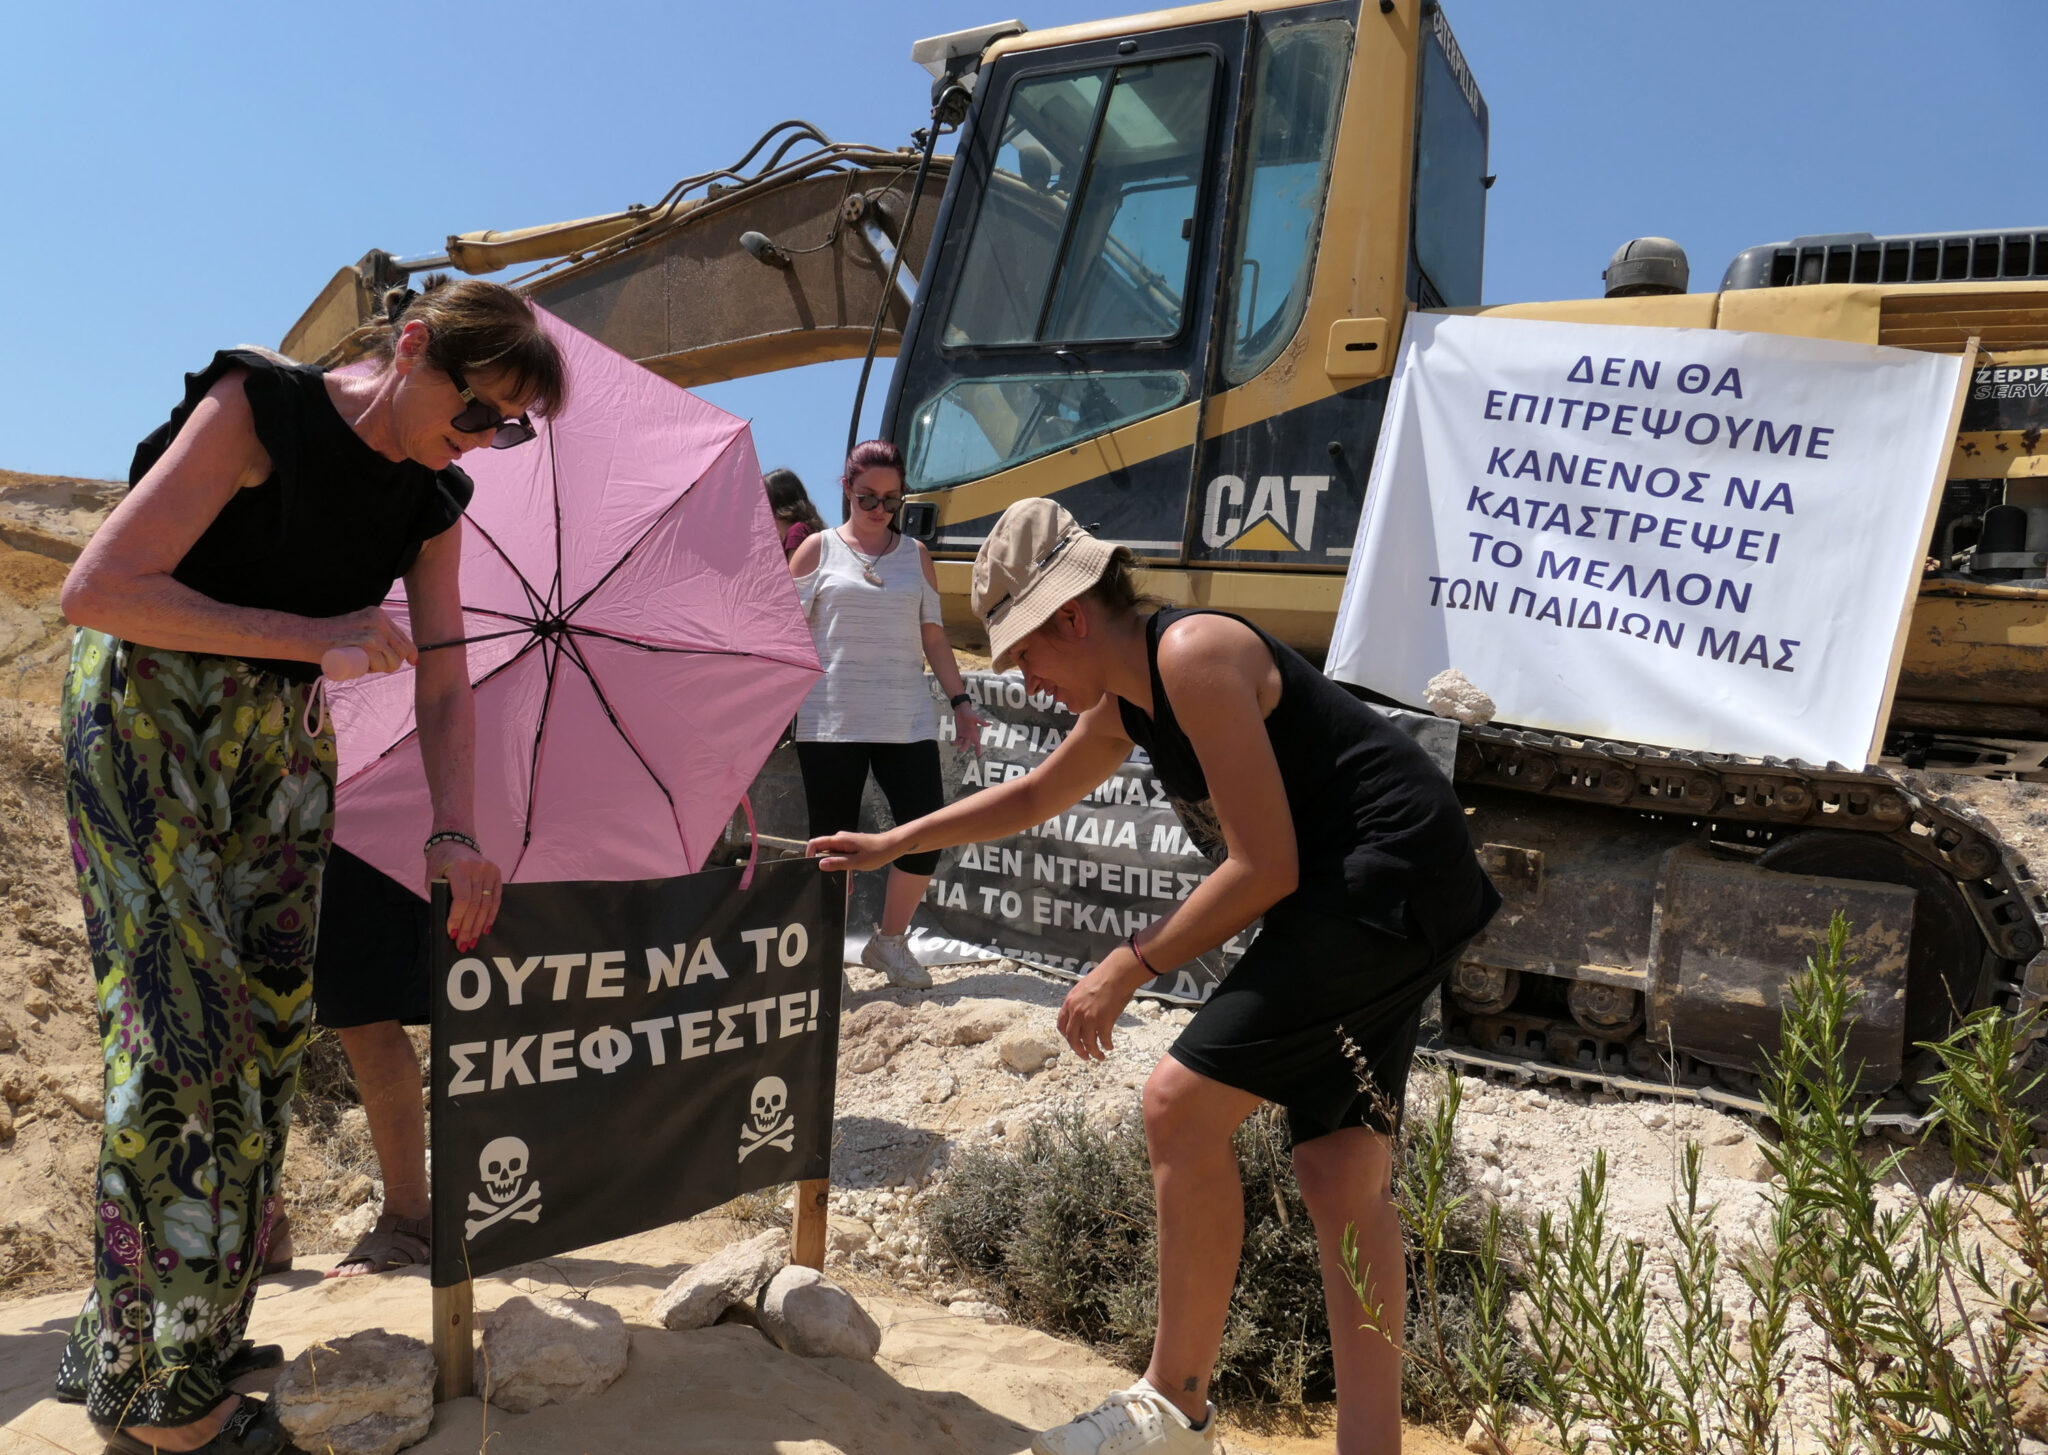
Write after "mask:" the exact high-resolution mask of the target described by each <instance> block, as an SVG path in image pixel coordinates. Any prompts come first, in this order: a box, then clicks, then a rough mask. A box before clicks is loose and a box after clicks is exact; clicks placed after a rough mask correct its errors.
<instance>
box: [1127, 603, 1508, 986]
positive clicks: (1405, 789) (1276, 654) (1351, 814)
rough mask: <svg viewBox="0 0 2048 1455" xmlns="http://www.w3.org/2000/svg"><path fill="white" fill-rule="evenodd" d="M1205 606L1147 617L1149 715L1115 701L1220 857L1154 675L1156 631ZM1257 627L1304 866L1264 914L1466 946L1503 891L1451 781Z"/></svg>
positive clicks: (1191, 752)
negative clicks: (1334, 918) (1482, 859)
mask: <svg viewBox="0 0 2048 1455" xmlns="http://www.w3.org/2000/svg"><path fill="white" fill-rule="evenodd" d="M1198 615H1209V616H1230V613H1228V612H1220V611H1219V612H1202V611H1199V610H1192V609H1180V608H1176V609H1173V610H1168V611H1161V612H1159V613H1157V614H1156V615H1154V616H1153V617H1152V619H1151V620H1150V621H1148V622H1147V623H1146V624H1145V654H1146V657H1147V660H1148V661H1149V663H1150V666H1151V670H1152V709H1153V715H1152V716H1151V717H1147V716H1146V715H1145V714H1144V713H1143V712H1141V711H1139V710H1138V709H1137V708H1136V707H1134V706H1132V705H1131V704H1130V703H1129V702H1125V701H1124V700H1123V699H1121V698H1119V699H1118V704H1119V706H1120V708H1121V709H1122V715H1123V724H1124V731H1125V733H1127V734H1128V735H1129V736H1130V738H1131V741H1133V742H1135V743H1136V744H1137V745H1138V746H1139V747H1141V748H1143V749H1145V751H1146V752H1147V753H1149V754H1151V757H1152V769H1153V771H1154V772H1155V773H1156V774H1157V775H1158V777H1159V781H1160V782H1161V783H1162V784H1163V785H1165V788H1166V792H1167V795H1168V797H1170V798H1171V799H1172V800H1173V807H1174V811H1175V812H1176V813H1177V814H1179V815H1180V820H1181V822H1182V823H1183V824H1185V825H1186V826H1187V831H1188V836H1189V837H1190V838H1192V839H1193V840H1194V841H1195V843H1196V844H1197V846H1199V847H1200V848H1201V850H1202V852H1203V853H1204V854H1206V855H1208V857H1209V858H1210V859H1211V860H1212V861H1215V862H1219V863H1220V862H1221V861H1222V859H1223V857H1224V845H1223V834H1222V830H1221V827H1220V825H1219V824H1218V822H1217V818H1216V810H1215V807H1214V806H1213V804H1212V803H1211V802H1210V798H1209V781H1208V779H1207V777H1206V776H1205V775H1204V774H1203V772H1202V765H1201V763H1200V762H1199V761H1198V760H1197V759H1196V757H1195V749H1194V744H1192V743H1191V742H1189V741H1188V737H1187V734H1186V733H1184V732H1182V731H1181V728H1180V724H1179V723H1178V722H1177V721H1176V720H1175V719H1174V715H1173V704H1172V703H1170V702H1169V701H1167V697H1166V689H1165V687H1164V686H1163V685H1162V684H1161V683H1160V680H1159V635H1160V633H1161V632H1163V631H1165V630H1166V628H1167V627H1169V626H1171V625H1172V624H1173V623H1174V622H1176V621H1179V620H1180V619H1181V618H1182V617H1187V616H1198ZM1231 620H1233V621H1242V620H1243V618H1242V617H1236V616H1231ZM1245 624H1246V625H1247V626H1250V625H1251V624H1250V623H1249V622H1246V623H1245ZM1252 630H1254V631H1258V628H1257V627H1252ZM1259 638H1260V640H1262V641H1264V642H1265V644H1266V649H1267V650H1268V651H1270V652H1271V653H1272V654H1273V661H1274V663H1275V664H1276V665H1277V666H1278V667H1279V668H1280V701H1279V703H1278V704H1276V705H1275V706H1274V708H1273V711H1272V712H1271V713H1270V714H1268V716H1267V718H1266V736H1267V738H1268V739H1269V740H1270V741H1271V742H1272V744H1273V756H1274V757H1275V758H1276V759H1277V760H1278V761H1279V764H1280V779H1281V782H1282V783H1283V784H1284V785H1285V787H1286V790H1287V808H1288V812H1289V813H1290V814H1292V816H1293V818H1294V841H1295V852H1296V856H1297V861H1298V864H1299V875H1300V877H1299V883H1298V885H1297V887H1296V889H1295V891H1294V893H1293V894H1291V895H1289V896H1288V897H1287V898H1286V899H1283V900H1281V901H1280V903H1279V904H1276V905H1274V906H1273V909H1272V910H1271V911H1268V912H1269V913H1277V912H1284V907H1285V906H1288V905H1291V904H1298V905H1300V906H1301V907H1303V908H1306V909H1314V910H1317V911H1320V912H1322V913H1325V914H1334V915H1339V916H1342V917H1344V918H1347V919H1355V920H1358V921H1359V922H1361V923H1363V924H1366V925H1369V926H1371V927H1372V928H1373V929H1376V930H1379V931H1381V932H1383V933H1386V934H1392V935H1399V936H1402V937H1410V936H1419V937H1420V938H1421V939H1422V940H1423V941H1424V942H1425V943H1427V944H1428V945H1429V947H1430V948H1431V950H1432V951H1433V952H1434V953H1436V954H1445V953H1448V952H1449V951H1451V950H1453V949H1455V948H1457V947H1458V946H1459V945H1462V944H1463V943H1464V942H1465V941H1466V940H1469V939H1470V938H1472V936H1474V935H1476V934H1477V933H1479V931H1480V930H1481V929H1483V928H1484V927H1485V925H1486V922H1487V921H1488V920H1490V919H1492V918H1493V914H1494V911H1495V910H1497V909H1499V908H1500V903H1501V900H1500V893H1499V891H1498V890H1496V889H1495V888H1494V887H1493V883H1492V881H1490V880H1489V879H1488V878H1487V877H1486V872H1485V871H1484V870H1483V869H1481V868H1480V867H1479V859H1478V856H1477V855H1475V854H1474V853H1473V852H1472V841H1471V839H1470V837H1469V836H1468V835H1467V834H1466V832H1465V810H1464V808H1463V807H1461V806H1460V805H1459V803H1458V799H1457V795H1456V794H1455V793H1453V792H1452V790H1451V784H1450V780H1449V779H1447V778H1445V777H1444V775H1443V773H1442V772H1440V771H1439V770H1438V768H1437V766H1436V764H1435V763H1433V762H1431V761H1430V758H1429V755H1428V754H1427V753H1425V752H1424V751H1423V750H1422V748H1421V747H1420V745H1418V744H1417V743H1416V742H1415V740H1414V739H1413V738H1411V737H1409V736H1408V735H1407V734H1406V733H1404V732H1402V731H1401V730H1400V729H1399V728H1397V727H1395V726H1394V725H1393V724H1392V723H1390V722H1388V721H1387V719H1386V718H1384V717H1382V716H1381V715H1380V714H1379V713H1378V712H1376V711H1374V710H1373V709H1372V708H1371V707H1369V706H1368V705H1366V704H1365V703H1363V702H1361V701H1359V700H1358V699H1357V698H1355V697H1353V696H1352V695H1351V694H1350V693H1348V692H1346V691H1345V690H1344V689H1343V688H1342V687H1340V686H1338V685H1337V684H1336V683H1335V682H1333V681H1331V680H1330V679H1329V678H1328V677H1325V676H1324V675H1323V674H1322V673H1320V672H1318V671H1317V670H1316V669H1315V668H1314V667H1312V666H1311V665H1309V662H1308V660H1307V659H1306V658H1304V657H1303V656H1302V655H1301V654H1300V653H1299V652H1297V651H1295V650H1294V649H1293V648H1292V647H1288V646H1283V645H1282V644H1281V643H1280V642H1278V641H1276V640H1274V639H1273V638H1272V637H1271V636H1269V635H1267V634H1266V633H1265V632H1263V631H1260V632H1259Z"/></svg>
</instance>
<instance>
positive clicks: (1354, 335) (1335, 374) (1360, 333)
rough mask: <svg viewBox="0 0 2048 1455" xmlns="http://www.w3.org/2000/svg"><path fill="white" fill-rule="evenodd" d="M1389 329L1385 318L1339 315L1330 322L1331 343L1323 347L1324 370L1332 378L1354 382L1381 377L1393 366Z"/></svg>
mask: <svg viewBox="0 0 2048 1455" xmlns="http://www.w3.org/2000/svg"><path fill="white" fill-rule="evenodd" d="M1388 333H1389V330H1388V328H1387V321H1386V320H1385V319H1384V318H1340V319H1338V320H1337V321H1336V322H1335V323H1333V324H1331V325H1330V346H1329V348H1328V349H1327V350H1325V351H1324V355H1323V372H1324V373H1325V374H1328V375H1329V376H1330V377H1331V378H1332V379H1343V380H1346V381H1348V382H1350V383H1353V384H1356V383H1358V382H1359V381H1361V380H1365V379H1377V378H1379V376H1380V375H1382V374H1385V373H1387V372H1389V371H1390V370H1391V369H1392V368H1393V367H1394V351H1393V349H1392V348H1390V347H1389V346H1388V344H1387V335H1388Z"/></svg>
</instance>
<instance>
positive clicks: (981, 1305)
mask: <svg viewBox="0 0 2048 1455" xmlns="http://www.w3.org/2000/svg"><path fill="white" fill-rule="evenodd" d="M946 1312H947V1313H949V1314H951V1315H953V1317H955V1318H958V1319H973V1320H974V1321H975V1322H976V1323H982V1324H1007V1323H1008V1322H1009V1321H1010V1316H1009V1315H1008V1314H1006V1313H1004V1312H1003V1311H1002V1309H1000V1308H999V1307H997V1306H996V1305H995V1304H992V1303H985V1302H983V1301H981V1300H980V1299H955V1300H953V1302H951V1303H949V1304H947V1305H946Z"/></svg>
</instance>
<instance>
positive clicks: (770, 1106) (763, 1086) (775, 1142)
mask: <svg viewBox="0 0 2048 1455" xmlns="http://www.w3.org/2000/svg"><path fill="white" fill-rule="evenodd" d="M749 1106H750V1108H751V1111H750V1118H749V1120H748V1121H746V1122H743V1123H741V1125H740V1161H742V1162H744V1161H746V1160H747V1158H749V1157H751V1156H752V1155H753V1154H754V1153H756V1152H758V1151H760V1150H761V1149H762V1148H763V1147H780V1148H781V1149H782V1150H783V1151H785V1152H788V1151H793V1150H794V1149H795V1147H796V1116H795V1114H794V1113H792V1112H790V1111H789V1110H788V1107H789V1087H788V1085H787V1084H785V1083H784V1081H783V1079H782V1078H781V1077H780V1076H764V1077H762V1078H761V1079H760V1080H759V1081H757V1082H755V1083H754V1094H753V1097H752V1099H751V1101H750V1102H749Z"/></svg>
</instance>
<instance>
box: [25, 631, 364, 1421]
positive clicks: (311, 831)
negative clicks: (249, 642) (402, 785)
mask: <svg viewBox="0 0 2048 1455" xmlns="http://www.w3.org/2000/svg"><path fill="white" fill-rule="evenodd" d="M311 691H312V688H311V687H309V686H305V685H300V684H296V683H293V682H290V681H288V680H287V679H285V678H283V677H280V676H277V675H275V674H273V673H268V672H258V671H254V670H252V669H250V668H249V667H247V666H246V665H244V664H242V663H240V662H235V661H230V660H226V659H223V658H218V657H198V656H192V655H189V654H187V653H184V652H167V651H159V650H156V649H155V648H151V647H140V646H136V645H134V644H133V643H129V642H122V641H117V640H115V639H114V638H111V637H108V636H105V635H103V634H102V633H99V632H94V631H80V632H79V633H78V638H77V641H76V643H75V644H74V645H73V647H72V653H71V673H70V676H69V677H68V678H67V679H66V682H65V687H64V707H63V714H64V721H63V732H64V759H65V770H66V793H67V799H68V806H69V809H70V818H71V854H72V859H73V861H74V862H75V863H76V865H77V867H78V885H79V893H80V895H81V897H82V898H83V899H84V901H85V926H86V935H87V938H88V940H89V941H90V943H91V946H92V961H93V972H94V976H95V978H96V980H97V982H98V987H99V1023H100V1037H101V1041H102V1045H103V1048H104V1052H105V1059H106V1088H107V1105H106V1133H105V1138H104V1140H103V1141H102V1143H101V1146H100V1159H99V1170H98V1174H97V1178H96V1182H95V1188H94V1198H93V1201H94V1203H95V1204H96V1207H97V1212H98V1225H97V1236H96V1238H95V1241H94V1269H93V1275H94V1276H93V1291H92V1293H91V1294H90V1295H89V1296H88V1297H87V1299H86V1302H85V1308H84V1310H83V1312H81V1313H80V1314H79V1316H78V1322H77V1324H76V1325H75V1326H74V1327H73V1330H72V1334H71V1342H70V1344H69V1345H68V1346H67V1347H66V1349H65V1352H64V1357H63V1361H62V1363H61V1365H60V1366H59V1370H58V1377H57V1383H58V1387H59V1389H60V1390H64V1391H66V1392H68V1393H70V1394H72V1395H74V1396H77V1395H83V1396H84V1398H85V1402H86V1408H87V1412H88V1413H89V1414H90V1415H91V1417H92V1419H93V1420H94V1422H95V1423H97V1424H101V1425H108V1426H116V1427H120V1426H128V1425H157V1426H165V1425H181V1424H186V1423H188V1422H190V1421H192V1420H195V1419H197V1418H199V1417H200V1416H201V1415H203V1414H205V1413H206V1412H207V1411H208V1410H210V1409H212V1408H213V1406H214V1405H216V1404H218V1403H219V1402H220V1400H221V1399H222V1398H223V1397H224V1396H225V1395H226V1394H227V1393H228V1390H227V1385H226V1383H225V1382H224V1380H223V1379H222V1377H221V1367H222V1365H223V1363H224V1362H225V1361H226V1360H227V1359H228V1357H229V1356H230V1355H232V1354H233V1353H234V1351H235V1348H236V1346H237V1344H238V1343H239V1342H240V1340H241V1338H242V1332H243V1329H244V1328H245V1327H246V1325H247V1324H248V1320H249V1306H250V1303H251V1301H252V1299H253V1297H254V1295H255V1283H256V1274H257V1271H258V1269H259V1268H260V1267H261V1265H262V1261H263V1253H264V1248H265V1245H266V1244H267V1242H268V1240H269V1236H270V1229H271V1225H272V1218H273V1215H274V1209H275V1207H276V1197H277V1183H278V1169H279V1167H280V1165H281V1164H282V1162H283V1160H284V1146H285V1134H286V1130H287V1128H288V1127H289V1125H290V1119H291V1101H292V1093H293V1091H294V1090H295V1089H296V1087H297V1085H298V1076H299V1059H300V1055H301V1053H302V1052H303V1050H304V1047H305V1042H306V1032H307V1029H308V1027H309V1025H310V1011H311V1009H312V1007H311V1004H310V1001H309V997H308V992H309V990H310V989H311V984H312V981H311V966H312V961H313V940H314V928H315V921H316V919H317V916H318V913H319V904H320V871H321V867H322V865H323V864H324V863H325V861H326V857H327V846H328V841H329V837H330V834H331V832H332V826H333V798H334V793H333V784H334V739H333V737H332V734H331V732H327V731H323V732H322V733H320V734H318V735H314V734H309V733H308V732H307V731H306V727H305V723H304V720H303V717H302V714H303V713H304V711H305V709H306V706H307V699H308V695H309V693H310V692H311Z"/></svg>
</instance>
